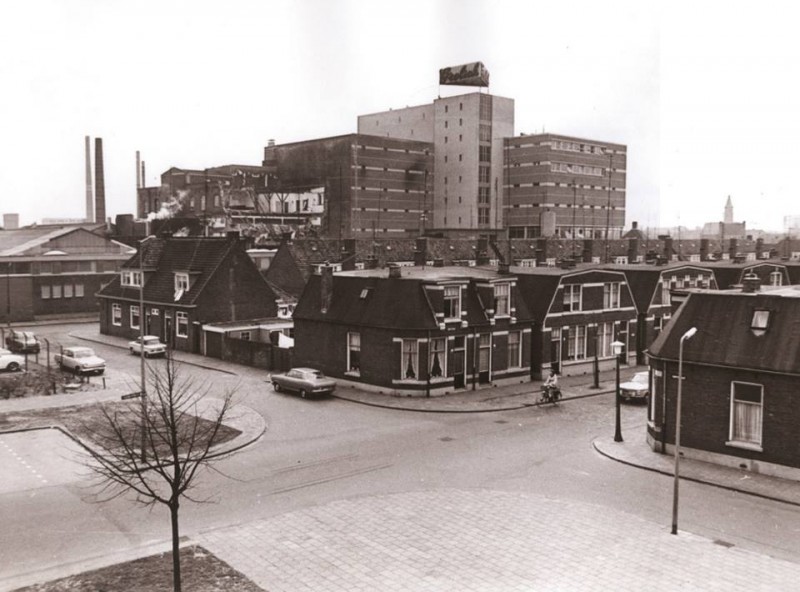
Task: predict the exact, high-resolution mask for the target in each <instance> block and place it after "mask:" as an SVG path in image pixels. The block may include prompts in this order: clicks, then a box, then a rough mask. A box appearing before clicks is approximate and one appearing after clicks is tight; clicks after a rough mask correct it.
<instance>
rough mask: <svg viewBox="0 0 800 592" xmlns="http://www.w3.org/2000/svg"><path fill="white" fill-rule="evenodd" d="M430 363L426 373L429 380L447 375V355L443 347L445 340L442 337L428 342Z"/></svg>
mask: <svg viewBox="0 0 800 592" xmlns="http://www.w3.org/2000/svg"><path fill="white" fill-rule="evenodd" d="M430 344H431V349H430V356H429V357H430V362H429V364H428V372H429V373H430V376H431V378H441V377H443V376H446V375H447V368H446V366H447V355H446V353H445V347H446V345H447V340H446V339H444V338H443V337H441V338H439V337H437V338H436V339H431V341H430Z"/></svg>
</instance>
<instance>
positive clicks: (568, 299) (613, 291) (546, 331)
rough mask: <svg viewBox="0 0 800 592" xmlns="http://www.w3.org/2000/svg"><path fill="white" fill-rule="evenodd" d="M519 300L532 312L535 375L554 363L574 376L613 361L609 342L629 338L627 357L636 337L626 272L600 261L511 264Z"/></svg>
mask: <svg viewBox="0 0 800 592" xmlns="http://www.w3.org/2000/svg"><path fill="white" fill-rule="evenodd" d="M513 272H514V273H515V275H516V276H517V278H518V284H519V293H520V300H522V301H524V302H525V303H526V305H527V307H528V310H529V311H530V313H531V317H532V321H533V325H534V336H533V344H534V345H533V367H532V373H533V376H534V377H537V378H541V376H542V374H543V373H545V372H546V371H547V370H549V369H550V368H553V369H555V370H556V371H557V372H558V373H559V374H562V375H565V376H574V375H580V374H588V373H590V372H592V371H593V370H594V364H595V358H596V359H597V364H598V366H599V367H600V369H601V370H602V369H608V368H612V367H614V364H615V358H614V355H613V352H612V350H611V343H612V342H613V341H616V340H619V341H622V342H623V343H624V344H625V347H624V348H623V359H624V360H625V362H626V363H627V362H628V360H629V359H630V357H631V353H632V351H635V347H634V345H635V343H636V308H635V306H634V301H633V296H632V295H631V292H630V289H629V288H628V282H627V280H626V277H625V275H624V274H623V273H622V272H620V271H612V270H606V269H602V268H599V267H596V268H582V269H574V268H572V269H560V268H532V269H525V268H513Z"/></svg>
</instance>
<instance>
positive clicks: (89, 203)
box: [86, 136, 94, 222]
mask: <svg viewBox="0 0 800 592" xmlns="http://www.w3.org/2000/svg"><path fill="white" fill-rule="evenodd" d="M86 221H87V222H94V194H93V193H92V146H91V138H90V137H89V136H86Z"/></svg>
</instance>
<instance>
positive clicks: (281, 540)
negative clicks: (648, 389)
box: [0, 328, 800, 592]
mask: <svg viewBox="0 0 800 592" xmlns="http://www.w3.org/2000/svg"><path fill="white" fill-rule="evenodd" d="M73 337H76V338H82V339H87V340H95V341H102V342H103V343H107V344H110V345H118V346H121V347H124V342H123V340H119V339H117V338H112V337H107V336H99V335H97V334H96V333H95V334H91V329H90V328H86V329H82V330H81V331H80V332H75V333H73ZM180 358H181V361H184V362H186V363H191V364H194V365H197V366H203V367H210V368H212V369H219V370H220V371H226V372H228V373H232V374H239V375H254V376H263V377H264V379H265V380H266V377H267V376H268V373H267V372H266V371H265V370H259V369H252V368H245V367H241V366H235V365H231V364H228V363H224V362H221V361H219V360H213V359H211V358H203V357H202V356H195V355H193V354H185V353H180ZM223 366H224V367H223ZM636 370H638V368H629V369H627V371H626V372H625V374H626V375H627V374H633V373H634V372H635V371H636ZM613 380H614V376H613V373H603V374H601V376H600V388H599V389H595V388H593V385H592V379H591V376H588V377H587V376H582V377H567V378H562V379H561V381H560V382H561V388H562V392H563V393H564V398H563V399H562V401H561V402H560V403H559V404H560V405H571V404H577V401H576V400H577V399H580V398H583V397H590V396H598V395H608V394H609V393H612V392H613V391H614V382H613ZM91 396H92V397H94V398H95V399H96V400H111V399H116V398H118V397H119V396H120V393H119V392H115V393H110V392H108V391H100V392H97V391H95V393H93V394H92V395H91ZM71 397H72V396H71V395H64V396H61V395H59V396H50V397H31V398H28V399H17V400H8V401H0V413H1V412H4V411H6V410H8V411H13V410H15V409H22V408H31V407H33V408H39V406H54V405H57V404H58V403H59V402H60V401H65V402H66V401H69V400H70V399H71ZM337 397H338V398H340V399H344V400H347V401H350V402H352V403H357V404H366V405H378V406H381V407H385V408H393V409H397V410H398V411H417V412H435V413H465V412H471V413H480V412H497V411H507V410H513V409H521V408H525V407H530V406H535V405H538V404H539V402H538V398H539V384H538V383H525V384H519V385H511V386H504V387H496V388H486V389H481V390H476V391H465V392H462V393H457V394H452V395H447V396H445V397H436V398H424V397H423V398H420V397H394V396H389V395H381V394H376V393H368V392H362V391H359V390H357V389H350V388H343V389H339V391H337ZM254 416H258V418H260V416H259V415H258V414H257V413H256V412H255V411H253V410H252V409H248V408H245V409H243V410H242V413H241V416H240V417H239V418H238V419H237V421H238V422H239V424H238V426H241V427H242V428H243V429H242V432H243V433H242V435H241V436H240V437H239V438H238V439H237V440H236V441H234V442H233V443H231V446H240V445H247V444H249V443H252V442H253V441H255V440H257V439H258V437H260V435H261V434H262V433H263V431H264V430H265V429H266V425H265V424H264V423H263V419H261V420H260V421H259V419H258V418H257V417H254ZM238 426H237V425H236V424H234V427H238ZM624 436H625V441H624V442H614V441H613V439H612V438H610V437H609V438H605V437H602V438H596V439H595V440H594V441H592V442H587V446H590V445H591V446H593V447H594V449H595V450H596V451H597V452H598V453H599V454H602V455H604V456H606V457H608V458H610V459H612V460H614V461H617V462H621V463H625V464H627V465H630V466H634V467H638V468H641V469H643V470H647V471H654V472H658V473H662V474H666V475H672V469H673V466H674V459H673V457H671V456H667V455H663V454H659V453H655V452H653V451H652V450H651V449H650V448H649V447H648V446H647V444H646V442H645V426H644V425H642V426H641V429H638V430H630V429H628V430H627V432H626V433H625V434H624ZM681 478H682V479H684V480H690V481H695V482H698V483H703V484H706V485H709V486H713V487H722V488H725V489H729V490H732V491H738V492H741V493H745V494H749V495H754V496H758V497H763V498H767V499H771V500H776V501H779V502H782V503H786V504H790V505H795V506H800V491H798V489H800V488H798V487H797V483H796V482H795V481H789V480H784V479H779V478H774V477H768V476H764V475H758V474H755V473H749V472H746V471H742V470H739V469H731V468H726V467H722V466H717V465H713V464H710V463H705V462H701V461H696V460H692V459H682V460H681ZM622 533H624V536H621V534H622ZM190 542H192V543H198V544H201V545H203V546H205V547H206V548H207V549H208V550H210V551H211V552H213V553H214V554H215V555H217V556H218V557H219V558H220V559H222V560H224V561H226V562H227V563H229V564H230V565H231V566H232V567H233V568H234V569H237V570H239V571H241V572H242V573H243V574H244V575H246V576H247V577H249V578H250V579H252V580H253V582H255V583H256V584H258V585H259V586H261V587H262V588H263V589H264V590H267V591H269V592H280V591H286V592H290V591H291V592H294V591H300V590H326V591H327V590H330V591H334V592H335V591H339V590H341V591H345V590H347V591H358V590H364V591H367V590H369V591H371V590H387V591H392V590H397V591H423V590H431V591H449V590H453V591H456V590H457V591H465V592H469V591H476V592H477V591H481V592H484V591H494V590H497V591H507V590H520V591H522V590H558V591H561V590H581V591H584V590H586V591H594V590H622V591H624V590H641V589H652V590H677V589H680V590H725V591H726V592H728V591H738V590H742V591H744V590H748V591H753V590H770V591H771V590H785V589H791V588H792V587H793V586H795V585H796V584H795V583H796V582H797V581H800V563H793V562H788V561H784V560H781V559H777V558H773V557H769V556H767V555H762V554H758V553H754V552H751V551H747V550H744V549H741V548H737V547H734V546H730V545H729V544H723V543H721V542H719V541H714V540H711V539H707V538H703V537H699V536H695V535H692V534H689V533H685V532H679V534H678V535H677V536H675V535H671V534H670V533H669V525H666V524H656V523H653V522H650V521H646V520H643V519H641V518H639V517H637V516H635V515H633V514H628V513H625V512H621V511H616V510H610V509H609V508H606V507H599V506H594V505H592V504H588V503H580V502H568V501H564V500H559V499H553V498H547V497H543V496H540V495H537V494H530V493H520V492H505V491H495V490H487V489H480V490H463V489H458V490H456V489H452V490H436V491H412V492H406V493H397V494H392V495H377V496H364V497H357V498H351V499H347V500H341V501H336V502H333V503H328V504H325V505H321V506H317V507H312V508H308V509H304V510H300V511H296V512H291V513H287V514H284V515H280V516H277V517H273V518H269V519H264V520H256V521H252V522H248V523H244V524H239V525H233V526H229V527H224V528H218V529H214V530H209V531H204V532H201V533H199V534H197V535H195V536H193V537H191V541H190ZM149 552H152V548H143V549H130V550H127V551H126V552H125V553H124V555H120V552H119V551H117V552H116V553H114V554H110V555H109V556H108V557H106V558H105V563H104V558H92V560H91V561H90V562H87V563H85V564H83V565H74V564H73V565H70V566H64V568H63V570H61V572H60V573H59V572H58V570H48V571H47V572H43V573H42V574H39V575H38V576H39V579H35V578H36V574H34V575H32V576H29V578H28V580H29V581H27V582H26V583H32V581H34V580H35V581H47V580H52V579H54V578H56V577H61V576H63V575H69V574H74V573H80V571H83V570H86V569H90V568H97V567H100V566H102V565H103V564H105V565H111V564H113V563H116V562H118V561H120V560H121V557H123V556H124V557H125V558H126V559H132V558H134V557H136V556H145V555H147V554H148V553H149ZM31 578H33V580H31ZM11 581H12V580H9V579H2V578H0V589H13V588H6V587H4V586H5V585H8V583H9V582H11ZM19 585H23V584H22V583H19Z"/></svg>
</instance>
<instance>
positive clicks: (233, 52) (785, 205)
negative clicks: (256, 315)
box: [0, 0, 800, 231]
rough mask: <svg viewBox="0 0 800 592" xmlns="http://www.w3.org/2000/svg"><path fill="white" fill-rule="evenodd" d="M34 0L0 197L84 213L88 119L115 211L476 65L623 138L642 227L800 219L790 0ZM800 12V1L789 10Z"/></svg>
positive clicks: (545, 112) (14, 10)
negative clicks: (187, 171) (451, 69)
mask: <svg viewBox="0 0 800 592" xmlns="http://www.w3.org/2000/svg"><path fill="white" fill-rule="evenodd" d="M724 7H725V9H724V10H721V9H720V8H721V4H720V3H716V2H708V3H701V2H691V3H690V2H683V1H680V0H679V1H674V2H669V3H666V2H665V3H655V2H647V1H643V0H638V1H627V0H604V1H603V2H591V1H583V0H580V1H579V0H572V1H569V0H565V1H562V2H552V1H549V2H543V1H539V0H520V1H517V0H404V1H402V2H400V1H396V0H395V1H392V2H387V1H382V0H260V1H258V0H226V1H225V2H221V1H216V2H210V1H207V0H193V1H191V2H187V1H170V0H161V1H153V0H140V1H137V2H130V1H128V0H125V1H119V0H68V1H65V0H25V1H22V0H19V1H16V2H14V3H10V4H8V5H6V6H5V7H4V18H3V19H2V21H0V51H2V55H3V56H4V57H3V59H2V60H0V81H2V84H3V92H2V93H0V182H1V183H2V187H3V191H2V194H0V213H9V212H16V213H19V214H20V221H21V223H22V224H29V223H32V222H37V221H40V220H41V219H42V218H80V217H82V216H84V208H85V206H84V204H85V168H84V167H85V162H84V137H85V136H87V135H88V136H91V137H92V138H95V137H102V138H103V149H104V161H105V187H106V208H107V213H108V215H109V216H111V217H113V216H114V215H116V214H122V213H133V212H134V211H135V203H136V202H135V195H136V160H135V158H136V157H135V154H136V151H137V150H139V151H140V153H141V157H142V159H143V160H144V161H145V163H146V180H145V181H146V184H147V185H148V186H152V185H157V184H158V183H159V175H160V174H161V173H162V172H163V171H165V170H167V169H168V168H170V167H172V166H179V167H186V168H205V167H210V166H217V165H223V164H234V163H235V164H261V160H262V156H263V148H264V146H266V144H267V141H268V140H269V139H271V138H272V139H275V140H276V142H277V143H284V142H293V141H300V140H309V139H314V138H321V137H326V136H333V135H339V134H347V133H353V132H355V131H357V130H356V125H357V117H358V115H360V114H365V113H371V112H376V111H384V110H387V109H389V108H397V107H405V106H407V105H419V104H424V103H429V102H431V101H432V100H433V99H435V98H436V97H437V96H438V95H439V94H441V95H443V96H444V95H450V94H459V93H463V92H471V90H470V89H468V88H463V87H452V88H448V87H441V88H440V87H439V86H438V71H439V69H440V68H443V67H446V66H453V65H459V64H463V63H468V62H473V61H482V62H483V63H484V64H485V65H486V67H487V68H488V70H489V72H490V73H491V85H490V87H489V91H490V92H491V93H492V94H495V95H500V96H505V97H510V98H513V99H514V100H515V133H516V134H519V133H522V132H524V133H534V132H541V131H542V130H544V131H547V132H552V133H559V134H567V135H574V136H578V137H583V138H589V139H595V140H601V141H603V140H605V141H609V142H616V143H622V144H626V145H627V147H628V173H627V174H628V177H627V181H628V192H627V219H626V226H628V227H630V225H631V222H632V221H634V220H635V221H638V222H639V225H640V226H643V227H644V226H651V227H652V226H661V227H664V226H675V225H678V224H680V225H682V226H685V227H689V228H692V227H696V226H700V225H702V224H703V223H705V222H716V221H719V220H721V219H722V216H723V208H724V205H725V201H726V199H727V197H728V196H729V195H730V196H731V199H732V202H733V205H734V218H735V220H736V221H746V223H747V227H748V228H751V229H753V228H759V229H765V230H775V231H780V230H782V229H783V217H784V216H786V215H800V203H798V199H797V192H796V191H795V189H794V185H795V184H794V183H793V182H792V181H793V174H792V173H793V171H794V169H795V168H796V167H797V164H798V163H800V140H799V139H798V138H800V110H798V106H800V90H798V89H799V88H800V87H799V86H798V80H799V79H800V78H798V64H800V36H798V35H797V33H796V31H795V30H793V29H794V28H795V27H794V24H793V23H795V22H797V18H796V17H797V16H798V15H797V14H796V13H797V12H800V9H797V10H795V9H794V8H793V7H792V4H791V3H789V2H785V3H783V2H768V3H759V4H757V5H756V4H755V3H744V2H736V1H732V2H726V3H725V4H724ZM793 17H794V18H793Z"/></svg>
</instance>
